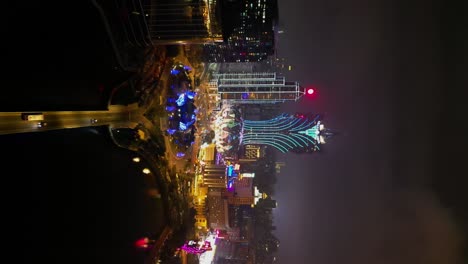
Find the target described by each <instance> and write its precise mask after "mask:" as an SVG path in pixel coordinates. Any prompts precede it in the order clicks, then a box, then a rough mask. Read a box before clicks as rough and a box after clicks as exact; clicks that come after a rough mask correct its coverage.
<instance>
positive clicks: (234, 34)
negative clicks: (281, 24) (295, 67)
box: [204, 0, 278, 62]
mask: <svg viewBox="0 0 468 264" xmlns="http://www.w3.org/2000/svg"><path fill="white" fill-rule="evenodd" d="M220 2H221V3H222V7H221V16H222V18H223V22H222V24H223V25H222V27H223V39H224V42H223V43H215V44H207V45H204V59H205V60H206V61H208V62H254V61H255V62H256V61H262V60H265V59H266V58H267V57H268V56H269V55H272V54H273V53H274V45H275V32H274V28H275V25H276V24H277V20H278V3H277V1H276V0H244V1H220Z"/></svg>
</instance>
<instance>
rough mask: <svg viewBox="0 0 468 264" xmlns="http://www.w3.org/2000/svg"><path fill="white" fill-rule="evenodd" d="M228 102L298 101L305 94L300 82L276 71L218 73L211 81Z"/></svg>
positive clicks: (222, 98)
mask: <svg viewBox="0 0 468 264" xmlns="http://www.w3.org/2000/svg"><path fill="white" fill-rule="evenodd" d="M211 83H212V84H213V85H216V87H217V92H218V96H219V97H220V99H221V101H222V102H223V103H227V104H274V103H284V102H288V101H297V100H299V98H301V97H302V96H303V95H304V93H305V92H304V89H303V88H302V87H300V85H299V83H298V82H288V81H286V80H285V78H284V77H282V76H277V74H276V73H275V72H250V73H217V74H214V75H213V79H212V81H211Z"/></svg>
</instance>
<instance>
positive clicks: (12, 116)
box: [0, 105, 142, 135]
mask: <svg viewBox="0 0 468 264" xmlns="http://www.w3.org/2000/svg"><path fill="white" fill-rule="evenodd" d="M33 112H34V113H38V112H39V113H42V114H43V115H44V120H43V122H46V123H47V125H46V126H43V127H39V126H38V122H39V121H26V120H23V119H21V114H22V113H23V112H0V135H5V134H16V133H30V132H42V131H50V130H58V129H68V128H80V127H89V126H103V125H108V126H110V127H134V126H135V125H136V123H138V122H139V121H140V119H141V118H142V115H141V110H139V109H138V108H137V107H136V106H134V105H130V106H110V107H109V110H101V111H46V112H41V111H33ZM28 113H29V111H28ZM93 119H96V120H97V122H95V123H93V122H91V120H93Z"/></svg>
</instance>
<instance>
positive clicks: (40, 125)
mask: <svg viewBox="0 0 468 264" xmlns="http://www.w3.org/2000/svg"><path fill="white" fill-rule="evenodd" d="M45 126H47V122H39V123H37V127H45Z"/></svg>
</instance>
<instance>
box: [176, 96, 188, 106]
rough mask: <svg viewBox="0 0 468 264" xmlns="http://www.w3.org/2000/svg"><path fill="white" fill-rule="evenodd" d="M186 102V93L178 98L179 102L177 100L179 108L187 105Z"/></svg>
mask: <svg viewBox="0 0 468 264" xmlns="http://www.w3.org/2000/svg"><path fill="white" fill-rule="evenodd" d="M185 102H186V99H185V94H184V93H183V94H180V95H179V98H177V100H176V104H177V106H183V105H184V104H185Z"/></svg>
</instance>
